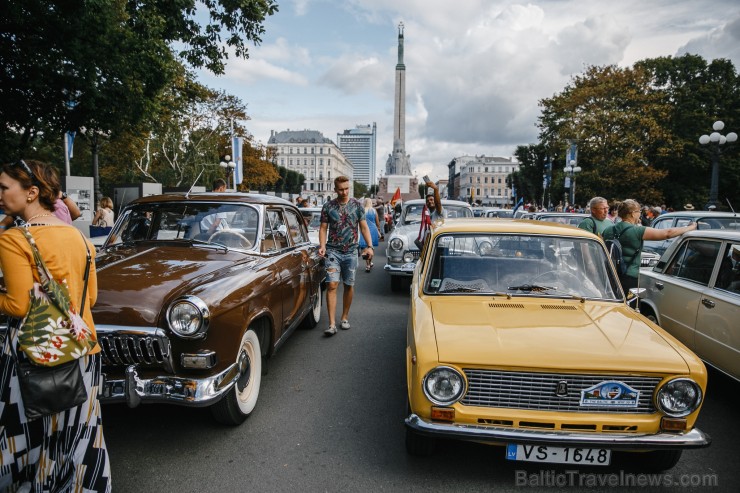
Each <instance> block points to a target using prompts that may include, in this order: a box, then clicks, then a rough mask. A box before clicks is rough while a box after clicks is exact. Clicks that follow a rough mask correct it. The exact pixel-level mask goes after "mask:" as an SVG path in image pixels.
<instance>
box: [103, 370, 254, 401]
mask: <svg viewBox="0 0 740 493" xmlns="http://www.w3.org/2000/svg"><path fill="white" fill-rule="evenodd" d="M238 377H239V370H238V368H237V365H236V363H234V364H233V365H230V366H229V367H228V368H226V369H225V370H224V371H222V372H220V373H218V374H216V375H212V376H210V377H205V378H199V379H196V378H182V377H173V376H167V375H166V376H156V377H152V378H140V377H139V373H138V368H137V365H130V366H128V367H126V371H125V375H124V377H123V378H117V379H109V378H107V376H106V378H105V379H104V380H103V386H102V387H103V389H102V395H101V397H100V401H101V402H126V404H128V406H129V407H136V406H138V405H139V404H140V403H142V402H144V403H168V404H180V405H184V406H190V407H205V406H210V405H211V404H214V403H215V402H216V401H218V400H219V399H220V398H221V397H222V396H223V394H224V393H226V392H228V391H229V390H231V389H232V388H233V386H234V384H235V383H236V380H237V378H238Z"/></svg>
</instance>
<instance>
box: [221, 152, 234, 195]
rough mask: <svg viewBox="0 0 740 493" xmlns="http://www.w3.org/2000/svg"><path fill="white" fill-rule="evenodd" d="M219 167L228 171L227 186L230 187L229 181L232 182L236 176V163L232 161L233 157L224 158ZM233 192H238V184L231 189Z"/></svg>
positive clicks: (226, 156)
mask: <svg viewBox="0 0 740 493" xmlns="http://www.w3.org/2000/svg"><path fill="white" fill-rule="evenodd" d="M218 165H219V166H221V167H222V168H224V169H225V170H226V186H227V187H228V186H229V181H230V180H231V177H232V176H233V174H234V168H236V163H235V162H234V161H232V160H231V156H229V155H228V154H227V155H225V156H224V159H223V161H221V162H220V163H218ZM230 188H231V189H232V190H234V191H236V183H234V186H233V187H230Z"/></svg>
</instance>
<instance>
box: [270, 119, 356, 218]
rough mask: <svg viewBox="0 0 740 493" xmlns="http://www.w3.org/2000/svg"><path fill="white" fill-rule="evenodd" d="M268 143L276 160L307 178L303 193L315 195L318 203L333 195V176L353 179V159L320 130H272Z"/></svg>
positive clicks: (310, 195)
mask: <svg viewBox="0 0 740 493" xmlns="http://www.w3.org/2000/svg"><path fill="white" fill-rule="evenodd" d="M267 146H268V147H273V148H275V150H276V154H275V164H277V165H278V166H283V167H285V168H287V169H289V170H292V171H296V172H298V173H300V174H302V175H303V176H304V177H305V178H306V181H305V183H304V185H303V192H302V193H301V195H303V196H308V197H314V198H315V199H316V201H317V203H319V204H321V203H323V202H325V201H326V200H327V199H329V198H331V197H333V196H334V195H333V194H334V178H336V177H337V176H340V175H345V176H348V177H349V179H350V180H353V179H354V176H353V175H354V169H353V167H352V163H351V162H350V161H349V160H348V159H347V157H346V156H345V155H344V153H343V152H342V151H341V149H339V147H337V145H336V144H335V143H334V142H333V141H332V140H331V139H328V138H326V137H324V135H323V134H322V133H321V132H319V131H318V130H284V131H282V132H276V131H274V130H272V131H270V139H269V140H268V141H267ZM351 193H352V187H350V194H351Z"/></svg>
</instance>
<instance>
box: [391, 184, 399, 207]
mask: <svg viewBox="0 0 740 493" xmlns="http://www.w3.org/2000/svg"><path fill="white" fill-rule="evenodd" d="M399 200H401V187H398V188H396V193H394V194H393V197H391V207H395V205H396V202H398V201H399Z"/></svg>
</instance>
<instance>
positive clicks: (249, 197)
mask: <svg viewBox="0 0 740 493" xmlns="http://www.w3.org/2000/svg"><path fill="white" fill-rule="evenodd" d="M183 200H190V201H193V202H196V201H206V202H241V203H246V204H271V205H293V204H292V203H291V202H289V201H288V200H285V199H281V198H280V197H275V196H274V195H263V194H259V193H241V192H198V193H186V192H174V193H165V194H162V195H149V196H147V197H141V198H138V199H136V200H134V201H132V202H131V203H132V204H148V203H152V202H182V201H183Z"/></svg>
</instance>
